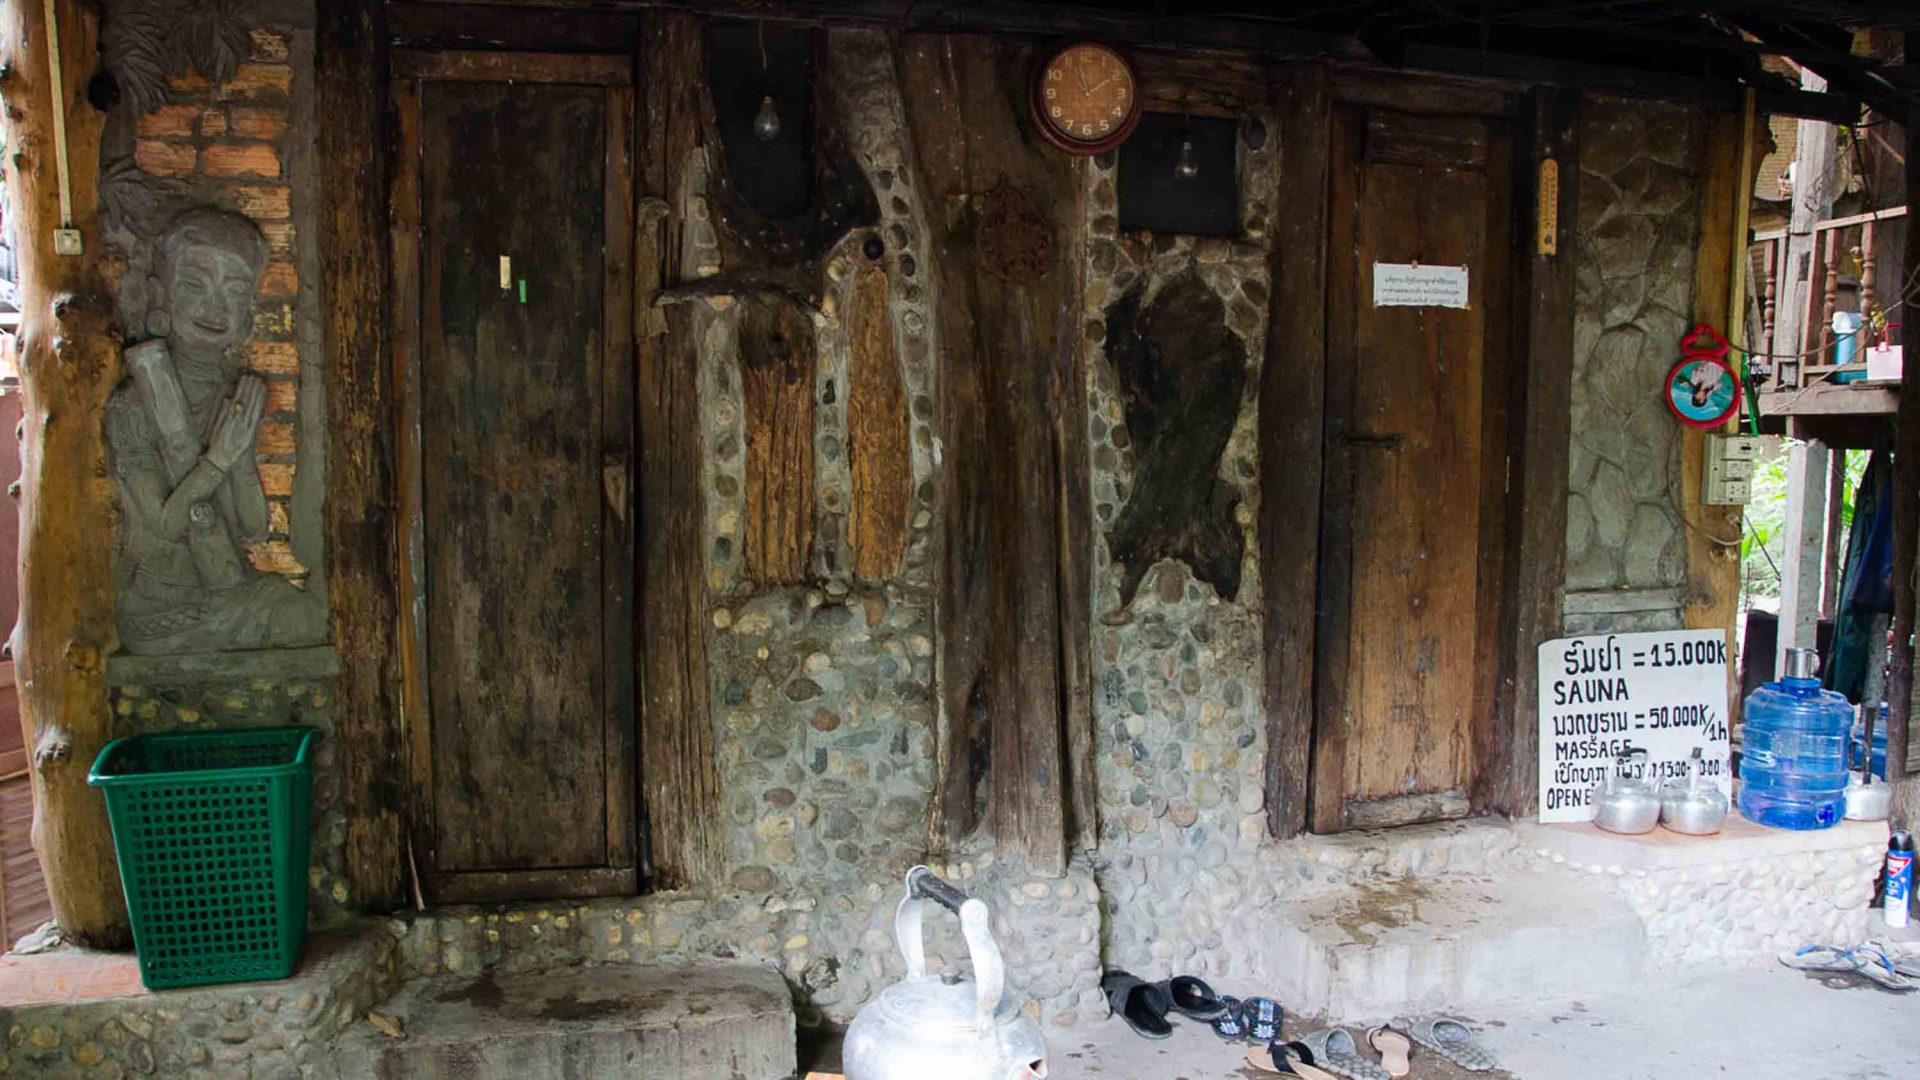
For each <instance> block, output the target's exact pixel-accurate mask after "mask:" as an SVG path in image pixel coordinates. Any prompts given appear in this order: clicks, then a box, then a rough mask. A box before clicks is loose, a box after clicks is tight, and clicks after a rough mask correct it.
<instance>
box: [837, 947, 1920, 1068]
mask: <svg viewBox="0 0 1920 1080" xmlns="http://www.w3.org/2000/svg"><path fill="white" fill-rule="evenodd" d="M1224 989H1226V990H1234V989H1240V988H1238V987H1227V988H1224ZM1465 1019H1467V1020H1468V1021H1469V1023H1471V1024H1472V1025H1473V1026H1475V1027H1477V1028H1479V1029H1481V1032H1482V1037H1483V1041H1484V1042H1485V1043H1486V1044H1487V1046H1488V1048H1489V1049H1491V1050H1492V1051H1493V1052H1494V1054H1495V1056H1496V1057H1498V1058H1499V1059H1500V1062H1501V1065H1502V1066H1503V1068H1504V1070H1505V1071H1501V1072H1495V1073H1470V1072H1467V1071H1466V1070H1464V1069H1460V1068H1458V1067H1456V1066H1454V1065H1453V1064H1451V1063H1450V1062H1447V1061H1445V1060H1443V1059H1440V1058H1438V1057H1436V1056H1435V1055H1433V1054H1429V1053H1426V1052H1425V1051H1422V1050H1419V1049H1418V1048H1416V1050H1415V1053H1414V1059H1413V1061H1414V1067H1413V1072H1412V1074H1411V1080H1464V1078H1467V1077H1486V1078H1489V1080H1491V1078H1517V1080H1598V1078H1601V1077H1604V1078H1605V1080H1719V1078H1722V1077H1739V1076H1784V1077H1808V1078H1818V1080H1913V1078H1914V1077H1916V1076H1920V992H1914V993H1910V994H1893V993H1888V992H1886V991H1883V990H1880V989H1879V988H1877V987H1875V986H1873V985H1872V984H1871V983H1868V982H1866V981H1865V980H1864V979H1860V978H1858V977H1856V976H1851V975H1847V976H1841V975H1825V976H1820V975H1810V974H1805V973H1801V972H1796V971H1789V970H1787V969H1785V968H1781V967H1778V966H1766V965H1754V966H1744V967H1725V968H1720V967H1713V968H1696V969H1690V970H1688V971H1686V972H1683V973H1679V974H1659V975H1654V976H1650V977H1649V978H1648V979H1647V981H1646V984H1645V985H1644V986H1641V987H1638V988H1636V989H1634V990H1632V991H1628V992H1616V993H1610V994H1603V995H1596V996H1593V997H1591V998H1589V999H1587V1000H1581V1001H1533V1002H1524V1003H1517V1004H1515V1005H1513V1006H1511V1007H1509V1008H1506V1009H1496V1010H1480V1011H1479V1012H1478V1013H1475V1014H1470V1015H1467V1016H1466V1017H1465ZM1312 1030H1314V1027H1313V1026H1309V1022H1306V1021H1298V1020H1296V1018H1295V1017H1293V1016H1291V1015H1290V1016H1288V1018H1287V1025H1286V1034H1287V1036H1288V1037H1289V1038H1295V1037H1298V1036H1299V1035H1302V1034H1304V1033H1306V1032H1308V1031H1312ZM1349 1030H1351V1031H1353V1033H1354V1036H1355V1038H1356V1039H1359V1038H1362V1037H1363V1036H1364V1029H1363V1028H1361V1027H1358V1026H1350V1027H1349ZM1047 1039H1048V1044H1049V1049H1050V1051H1051V1053H1050V1057H1049V1063H1050V1065H1051V1066H1052V1068H1051V1077H1052V1078H1053V1080H1093V1078H1098V1080H1258V1078H1259V1077H1262V1076H1272V1075H1273V1074H1271V1073H1257V1072H1255V1071H1253V1070H1252V1069H1249V1068H1247V1067H1246V1065H1245V1063H1244V1061H1243V1060H1242V1059H1243V1058H1244V1057H1245V1055H1246V1052H1247V1050H1248V1048H1249V1046H1250V1044H1247V1043H1236V1044H1229V1043H1226V1042H1223V1041H1222V1040H1221V1039H1220V1038H1218V1037H1217V1036H1215V1035H1214V1034H1213V1032H1212V1031H1211V1030H1209V1029H1208V1028H1206V1027H1205V1026H1203V1025H1200V1024H1196V1023H1185V1022H1176V1023H1175V1030H1174V1034H1173V1036H1172V1037H1171V1038H1167V1039H1161V1040H1148V1039H1143V1038H1140V1037H1139V1036H1137V1035H1134V1034H1133V1033H1132V1032H1131V1031H1129V1030H1128V1029H1127V1027H1126V1026H1125V1025H1124V1024H1122V1023H1121V1022H1120V1021H1119V1020H1106V1021H1102V1022H1099V1023H1096V1024H1090V1025H1085V1026H1082V1027H1079V1028H1073V1029H1069V1030H1066V1031H1049V1032H1047ZM803 1052H807V1053H808V1056H809V1058H810V1059H811V1060H812V1061H813V1062H814V1064H813V1066H812V1067H814V1068H821V1069H824V1070H825V1071H828V1072H833V1071H837V1066H838V1062H837V1058H838V1047H837V1046H835V1045H833V1044H832V1043H831V1042H829V1043H827V1044H825V1045H821V1046H815V1047H813V1048H811V1051H803Z"/></svg>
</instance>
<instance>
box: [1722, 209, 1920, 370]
mask: <svg viewBox="0 0 1920 1080" xmlns="http://www.w3.org/2000/svg"><path fill="white" fill-rule="evenodd" d="M1906 215H1907V208H1906V207H1904V206H1894V207H1889V208H1888V209H1885V210H1875V211H1872V212H1870V213H1865V214H1854V215H1851V216H1849V217H1840V218H1829V219H1827V220H1825V221H1820V222H1816V223H1814V226H1813V243H1812V245H1811V252H1812V256H1813V258H1812V262H1811V265H1810V266H1809V267H1808V269H1809V273H1808V276H1807V289H1806V292H1805V293H1804V294H1803V295H1802V296H1801V298H1800V301H1801V310H1800V312H1799V316H1800V317H1799V319H1798V320H1797V322H1798V323H1799V330H1798V333H1796V334H1794V335H1793V337H1794V339H1795V340H1793V341H1781V340H1776V333H1775V330H1776V327H1777V326H1778V322H1779V320H1778V318H1777V316H1778V314H1779V311H1778V303H1779V302H1780V300H1781V296H1782V294H1783V292H1784V290H1783V289H1782V288H1781V285H1782V283H1783V282H1786V281H1788V280H1790V279H1791V273H1792V269H1793V268H1792V267H1790V266H1788V265H1787V259H1788V257H1789V256H1788V249H1789V248H1790V247H1791V246H1792V245H1790V244H1788V243H1787V230H1786V229H1770V230H1768V231H1765V232H1756V233H1754V234H1753V247H1752V248H1750V249H1749V258H1751V259H1752V260H1753V261H1754V264H1755V265H1754V266H1753V268H1752V269H1753V272H1754V278H1755V281H1756V283H1757V288H1756V289H1755V292H1756V294H1757V295H1758V296H1759V298H1760V335H1759V339H1758V344H1757V346H1756V347H1755V349H1754V352H1755V354H1756V355H1755V357H1754V360H1755V363H1754V364H1753V365H1752V366H1753V368H1754V370H1755V371H1756V372H1759V371H1764V372H1765V376H1764V378H1762V379H1761V382H1760V389H1761V393H1762V394H1763V395H1764V394H1767V393H1771V392H1774V391H1779V390H1793V389H1798V388H1800V387H1803V386H1808V385H1811V384H1814V383H1818V382H1821V381H1823V380H1824V379H1825V378H1826V376H1828V375H1830V374H1832V373H1833V372H1835V371H1838V370H1842V368H1841V367H1840V366H1836V365H1835V364H1834V363H1833V346H1834V333H1833V314H1834V312H1835V311H1836V310H1838V302H1839V289H1840V276H1841V274H1840V269H1841V266H1842V258H1843V256H1845V255H1847V254H1850V253H1857V254H1858V255H1859V259H1860V311H1861V312H1862V313H1863V314H1865V315H1867V316H1868V319H1869V322H1868V329H1865V330H1862V331H1861V335H1860V341H1859V351H1858V352H1857V353H1856V354H1855V356H1854V363H1855V364H1860V363H1864V362H1865V360H1866V349H1867V345H1868V344H1869V343H1870V342H1873V341H1877V340H1878V339H1879V335H1878V334H1877V333H1876V332H1874V331H1872V329H1871V326H1872V324H1873V316H1874V314H1875V313H1876V312H1879V311H1880V310H1881V309H1882V308H1883V306H1885V307H1891V306H1892V304H1893V303H1894V302H1895V301H1897V300H1898V297H1882V296H1880V294H1879V292H1878V288H1879V285H1880V281H1879V262H1880V259H1879V252H1878V251H1877V250H1876V245H1875V243H1874V233H1875V226H1876V225H1878V223H1880V222H1882V221H1886V220H1888V219H1890V218H1899V217H1905V216H1906ZM1897 277H1898V275H1896V279H1897ZM1891 321H1892V322H1900V321H1901V319H1900V315H1899V314H1898V313H1895V314H1894V315H1893V316H1891ZM1845 370H1854V371H1857V370H1859V368H1857V367H1853V366H1852V365H1847V366H1846V367H1845ZM1855 385H1858V384H1855Z"/></svg>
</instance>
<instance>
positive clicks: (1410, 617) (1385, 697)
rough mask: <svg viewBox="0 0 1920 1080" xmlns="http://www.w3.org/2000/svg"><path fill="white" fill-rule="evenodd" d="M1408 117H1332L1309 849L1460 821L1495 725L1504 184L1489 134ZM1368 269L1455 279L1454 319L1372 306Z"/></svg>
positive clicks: (1478, 127)
mask: <svg viewBox="0 0 1920 1080" xmlns="http://www.w3.org/2000/svg"><path fill="white" fill-rule="evenodd" d="M1419 119H1420V120H1421V121H1422V123H1408V122H1406V120H1405V118H1402V117H1397V116H1394V115H1393V114H1382V113H1379V112H1377V111H1375V112H1372V113H1362V112H1360V111H1359V110H1341V111H1340V113H1338V114H1337V116H1336V125H1335V126H1336V132H1335V138H1334V151H1335V159H1334V164H1333V170H1334V177H1333V205H1332V206H1331V208H1330V228H1331V229H1332V233H1331V234H1330V237H1329V246H1330V251H1331V252H1332V253H1333V254H1332V257H1331V258H1330V260H1329V261H1330V271H1329V272H1330V280H1329V301H1328V319H1329V325H1328V342H1329V351H1328V364H1329V370H1328V375H1327V385H1328V392H1327V410H1328V416H1327V443H1326V447H1325V455H1326V461H1327V469H1328V481H1327V484H1326V487H1325V493H1324V499H1325V502H1324V506H1323V520H1324V521H1326V522H1328V523H1329V525H1328V527H1327V530H1326V535H1325V537H1324V542H1325V544H1326V547H1327V550H1326V552H1325V553H1324V554H1325V563H1324V565H1325V568H1326V569H1325V571H1324V574H1325V576H1324V577H1323V583H1322V585H1323V598H1324V599H1325V600H1326V604H1325V606H1324V609H1323V610H1324V611H1325V612H1326V616H1325V624H1324V625H1325V629H1326V631H1327V633H1326V634H1325V636H1323V637H1322V638H1321V640H1322V643H1323V645H1322V649H1321V655H1320V661H1319V665H1318V666H1319V669H1320V675H1321V678H1320V680H1319V681H1320V685H1321V688H1322V689H1321V692H1320V694H1319V700H1318V706H1319V707H1318V713H1319V715H1318V718H1317V721H1316V746H1315V760H1314V780H1313V783H1314V800H1313V802H1314V814H1313V817H1314V827H1315V828H1316V829H1318V830H1320V831H1332V830H1335V829H1341V828H1353V827H1366V826H1377V825H1389V824H1400V823H1406V822H1411V821H1421V820H1432V819H1436V818H1447V817H1458V816H1462V815H1464V814H1466V813H1467V812H1468V811H1469V810H1470V808H1471V804H1470V801H1469V792H1470V791H1471V789H1472V787H1473V778H1474V769H1475V765H1476V762H1475V760H1474V754H1473V746H1474V741H1475V740H1474V731H1475V726H1476V724H1478V723H1480V722H1482V720H1483V719H1484V717H1483V716H1482V714H1483V713H1486V712H1487V711H1488V710H1490V709H1491V707H1492V701H1491V690H1492V687H1491V683H1490V682H1489V681H1488V680H1487V679H1486V678H1484V677H1483V673H1482V671H1481V665H1480V663H1479V661H1480V660H1481V659H1482V658H1483V657H1484V656H1485V655H1488V654H1487V653H1486V652H1485V650H1484V645H1485V643H1486V641H1487V640H1490V637H1489V635H1490V634H1491V632H1492V631H1493V629H1494V628H1493V625H1492V624H1493V620H1492V619H1491V618H1490V617H1489V616H1490V613H1491V612H1492V611H1493V610H1494V609H1493V607H1492V606H1491V605H1490V604H1488V603H1487V602H1486V596H1487V595H1488V594H1489V590H1494V589H1496V588H1497V584H1498V574H1497V573H1488V567H1487V566H1485V565H1483V564H1484V563H1485V561H1486V556H1487V553H1488V537H1489V534H1497V532H1498V530H1499V529H1500V527H1501V522H1502V515H1501V513H1500V508H1499V506H1498V499H1499V489H1498V488H1490V487H1489V485H1488V483H1487V479H1488V475H1489V470H1490V469H1493V468H1498V467H1503V466H1504V460H1503V459H1502V458H1501V456H1500V451H1499V450H1498V449H1497V447H1498V446H1499V445H1500V443H1499V442H1498V441H1497V440H1498V439H1499V438H1500V436H1501V431H1500V425H1499V423H1498V422H1497V420H1498V418H1497V417H1489V415H1488V410H1487V408H1486V404H1485V401H1486V388H1487V382H1488V379H1489V377H1490V371H1489V367H1490V364H1489V355H1488V353H1489V348H1490V346H1492V347H1494V348H1495V349H1496V351H1497V349H1498V344H1497V343H1498V340H1499V335H1500V333H1501V329H1500V327H1499V325H1498V324H1496V323H1490V321H1489V312H1490V311H1496V312H1504V311H1505V310H1506V309H1505V290H1506V289H1507V287H1508V285H1507V281H1506V274H1505V266H1506V262H1505V259H1504V253H1503V252H1499V251H1495V250H1494V249H1493V247H1492V244H1493V242H1494V241H1495V240H1498V241H1499V242H1501V243H1504V235H1505V230H1504V228H1503V227H1500V226H1497V225H1496V219H1497V218H1498V217H1499V215H1502V214H1504V213H1505V201H1504V189H1503V185H1505V184H1507V183H1508V180H1507V178H1506V176H1505V175H1504V173H1503V172H1500V173H1496V172H1495V171H1493V170H1488V169H1486V165H1487V163H1488V161H1489V142H1490V136H1491V133H1490V132H1489V130H1488V126H1487V124H1486V122H1485V121H1482V120H1479V119H1477V118H1446V121H1447V122H1446V123H1445V124H1443V125H1441V126H1439V127H1438V128H1436V127H1435V125H1434V124H1432V123H1426V122H1425V121H1428V120H1429V119H1431V118H1424V117H1423V118H1419ZM1496 149H1497V148H1496ZM1495 156H1498V155H1497V154H1496V155H1495ZM1376 263H1398V264H1407V263H1421V264H1425V265H1447V266H1465V267H1467V268H1468V272H1469V278H1468V283H1469V294H1468V304H1467V307H1466V308H1464V309H1454V308H1444V307H1376V306H1374V303H1373V273H1374V265H1375V264H1376Z"/></svg>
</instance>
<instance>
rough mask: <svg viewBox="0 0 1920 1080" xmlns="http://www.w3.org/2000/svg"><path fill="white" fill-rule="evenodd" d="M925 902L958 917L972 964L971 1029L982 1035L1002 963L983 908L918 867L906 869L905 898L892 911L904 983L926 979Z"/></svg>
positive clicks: (1001, 986)
mask: <svg viewBox="0 0 1920 1080" xmlns="http://www.w3.org/2000/svg"><path fill="white" fill-rule="evenodd" d="M928 900H932V901H933V902H934V903H936V904H939V905H940V906H941V907H943V908H946V909H947V910H948V911H951V912H953V913H954V914H955V915H958V916H960V933H961V934H962V935H963V936H965V937H966V939H967V958H968V959H969V960H970V961H972V963H973V982H974V987H975V991H976V994H975V1013H974V1026H975V1027H976V1028H978V1029H979V1030H981V1031H986V1030H987V1029H988V1028H989V1027H991V1026H992V1024H993V1017H994V1014H995V1013H997V1012H999V1011H1000V997H1001V994H1002V993H1003V992H1004V990H1005V989H1006V982H1007V969H1006V964H1005V962H1004V961H1003V960H1001V958H1000V946H999V944H998V943H996V942H995V941H994V940H993V928H992V927H991V926H990V925H988V920H987V905H986V904H984V903H981V902H980V901H979V900H975V899H972V898H970V897H969V896H967V894H966V893H964V892H961V891H960V890H959V889H957V888H955V887H954V886H953V884H952V883H950V882H948V881H946V880H945V879H943V878H941V877H940V876H938V875H937V874H935V873H934V872H933V871H932V870H929V869H928V868H926V867H924V866H916V867H914V868H913V869H911V870H909V871H907V895H906V896H905V897H903V898H902V899H901V901H900V907H899V909H898V910H897V911H895V912H894V916H893V936H894V938H895V939H896V940H897V941H898V942H899V945H900V955H901V956H903V957H905V958H906V961H907V978H908V979H924V978H926V977H927V949H926V941H925V939H924V938H923V936H922V934H921V914H922V912H923V911H924V910H925V907H926V901H928Z"/></svg>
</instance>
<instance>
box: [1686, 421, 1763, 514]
mask: <svg viewBox="0 0 1920 1080" xmlns="http://www.w3.org/2000/svg"><path fill="white" fill-rule="evenodd" d="M1702 452H1703V453H1704V454H1705V455H1706V468H1705V469H1703V470H1701V471H1702V472H1703V473H1704V476H1703V477H1702V484H1701V491H1700V501H1701V502H1702V503H1705V504H1706V505H1708V506H1745V505H1746V503H1747V499H1748V498H1749V496H1750V495H1751V494H1752V491H1753V463H1754V459H1755V458H1758V457H1759V456H1760V440H1759V439H1757V438H1754V437H1753V436H1751V435H1709V436H1707V444H1706V446H1705V447H1703V448H1702Z"/></svg>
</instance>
